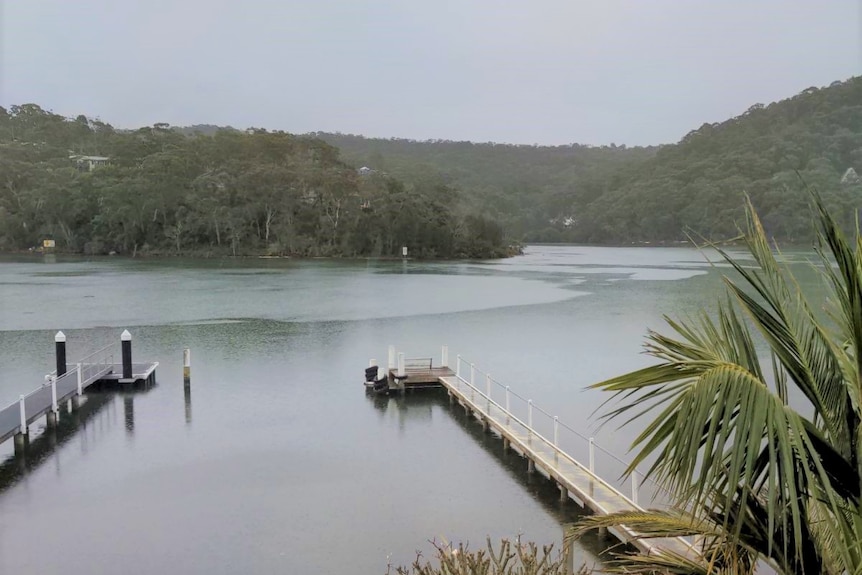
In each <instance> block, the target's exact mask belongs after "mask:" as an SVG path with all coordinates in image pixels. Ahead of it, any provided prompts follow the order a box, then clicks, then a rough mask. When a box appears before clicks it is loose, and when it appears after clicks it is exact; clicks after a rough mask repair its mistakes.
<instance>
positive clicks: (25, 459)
mask: <svg viewBox="0 0 862 575" xmlns="http://www.w3.org/2000/svg"><path fill="white" fill-rule="evenodd" d="M154 387H155V384H154V383H149V384H146V385H140V384H139V385H135V386H132V387H129V388H128V389H126V390H123V391H113V390H104V391H102V390H96V389H91V390H88V391H87V393H86V394H85V395H84V396H83V397H82V398H81V401H80V402H79V404H78V407H77V408H75V409H69V408H66V409H64V412H63V413H62V414H61V416H60V417H59V418H58V422H57V425H55V426H48V425H45V426H43V427H39V428H37V427H36V426H33V425H31V426H30V429H31V432H30V436H31V437H30V439H29V441H27V443H26V445H25V446H24V449H23V450H22V451H21V452H19V453H18V454H17V455H15V453H14V452H13V451H12V450H9V452H8V453H7V454H6V455H5V456H2V455H0V491H2V490H3V489H6V488H7V487H9V486H11V485H13V484H15V483H17V482H18V481H20V480H21V479H22V478H23V477H25V476H26V475H27V474H28V473H29V472H30V471H33V470H35V469H36V468H37V467H40V466H41V465H43V464H45V463H47V462H48V461H49V460H53V461H54V462H55V465H56V466H57V473H58V474H59V473H60V469H59V465H60V458H59V453H60V451H61V450H62V449H63V448H64V447H66V446H67V445H69V444H71V443H72V442H73V441H77V443H78V445H79V446H80V450H81V454H82V455H84V456H86V455H87V453H88V452H89V451H90V449H92V447H93V445H94V444H95V443H96V442H97V441H98V440H99V439H100V438H101V437H104V436H105V435H107V434H108V433H111V432H113V431H114V430H115V429H116V427H117V425H118V413H117V404H118V403H119V402H120V401H122V403H123V420H124V422H125V429H126V433H127V434H128V435H131V434H133V433H134V429H135V405H134V400H135V395H138V394H141V393H146V392H147V391H149V390H151V389H153V388H154ZM52 456H53V457H52Z"/></svg>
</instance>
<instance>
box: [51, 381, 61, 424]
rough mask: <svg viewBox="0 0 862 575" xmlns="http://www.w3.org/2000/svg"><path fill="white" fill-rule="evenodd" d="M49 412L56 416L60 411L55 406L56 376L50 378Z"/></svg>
mask: <svg viewBox="0 0 862 575" xmlns="http://www.w3.org/2000/svg"><path fill="white" fill-rule="evenodd" d="M51 411H53V412H54V415H55V416H56V415H57V413H58V412H59V411H60V408H59V406H58V405H57V376H56V375H55V376H54V377H52V378H51Z"/></svg>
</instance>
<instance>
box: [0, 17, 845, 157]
mask: <svg viewBox="0 0 862 575" xmlns="http://www.w3.org/2000/svg"><path fill="white" fill-rule="evenodd" d="M860 3H862V2H860V0H808V1H800V0H780V1H779V0H775V1H773V0H721V1H719V0H712V1H700V0H628V1H622V0H591V1H584V0H520V1H517V2H514V1H507V0H434V1H430V0H377V1H372V0H314V1H303V2H300V1H285V0H272V1H266V0H242V1H240V0H233V1H228V0H76V1H69V0H0V6H2V29H0V30H2V44H0V49H2V60H0V66H2V69H0V104H2V105H4V106H8V105H11V104H21V103H26V102H35V103H38V104H40V105H42V106H43V107H45V108H48V109H51V110H53V111H54V112H56V113H60V114H64V115H76V114H78V113H84V114H87V115H89V116H98V117H100V118H101V119H102V120H104V121H107V122H110V123H112V124H114V125H115V126H121V127H137V126H140V125H145V124H152V123H154V122H169V123H171V124H177V125H184V124H193V123H212V124H231V125H233V126H236V127H240V128H243V127H248V126H259V127H265V128H270V129H283V130H287V131H290V132H309V131H317V130H321V131H341V132H345V133H360V134H365V135H369V136H399V137H409V138H416V139H426V138H443V139H453V140H474V141H499V142H514V143H528V144H531V143H534V142H536V143H547V144H559V143H569V142H581V143H591V144H601V143H610V142H616V143H617V144H620V143H625V144H629V145H633V144H652V143H664V142H672V141H677V140H679V138H681V137H682V136H683V135H684V134H685V133H686V132H688V131H689V130H691V129H693V128H696V127H698V126H699V125H700V124H702V123H704V122H714V121H721V120H724V119H727V118H728V117H731V116H734V115H737V114H740V113H742V112H744V111H745V110H746V109H747V108H748V107H749V106H750V105H751V104H754V103H755V102H763V103H766V102H770V101H773V100H777V99H782V98H785V97H789V96H792V95H794V94H796V93H798V92H800V91H802V90H803V89H805V88H807V87H809V86H824V85H828V84H829V83H831V82H832V81H834V80H839V79H841V80H843V79H846V78H848V77H850V76H854V75H860V74H862V41H860V37H862V14H860V12H862V10H860Z"/></svg>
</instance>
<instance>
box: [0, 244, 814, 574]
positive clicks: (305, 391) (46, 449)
mask: <svg viewBox="0 0 862 575" xmlns="http://www.w3.org/2000/svg"><path fill="white" fill-rule="evenodd" d="M712 259H714V258H712ZM804 259H805V258H804V257H802V256H800V261H803V260H804ZM800 269H802V268H801V267H800ZM722 271H725V269H723V268H717V267H714V266H711V265H710V264H709V262H708V261H706V259H705V257H704V255H703V254H701V253H700V252H697V251H695V250H691V249H685V248H662V249H645V248H630V249H629V248H586V247H546V246H534V247H530V248H528V250H527V252H526V254H525V255H524V256H521V257H517V258H511V259H508V260H501V261H492V262H468V263H463V262H440V263H436V262H435V263H427V262H375V261H368V262H365V261H362V262H340V261H324V260H321V261H292V260H240V261H230V260H217V261H187V260H165V261H158V260H155V261H154V260H124V259H113V258H111V259H98V260H92V261H81V260H68V261H66V260H63V259H62V258H57V261H55V262H54V263H48V262H46V261H44V260H40V259H36V258H26V259H14V260H4V261H3V262H2V263H0V295H2V299H0V302H2V303H0V403H6V402H9V401H12V400H13V399H14V398H15V397H17V396H18V394H19V393H25V392H27V391H30V390H31V389H32V388H34V387H35V386H36V385H38V384H39V383H40V382H41V381H42V378H43V375H44V373H46V372H47V371H49V370H50V369H51V368H52V367H53V357H52V353H53V334H54V332H55V331H56V330H58V329H62V330H63V331H64V332H65V333H66V334H67V336H68V338H69V356H70V357H77V356H79V355H80V354H81V353H83V352H84V350H87V349H94V348H96V347H98V346H101V345H103V344H105V343H109V342H112V341H115V340H117V339H118V338H119V333H120V332H121V331H122V330H123V329H124V328H128V329H129V330H130V331H131V332H132V333H133V336H134V346H135V354H136V356H137V357H139V358H141V359H151V360H156V361H159V362H160V364H161V365H160V367H159V370H158V385H157V387H156V388H154V389H152V390H149V391H148V392H146V393H128V394H101V395H94V396H92V397H91V398H90V400H89V402H88V406H87V409H86V410H82V411H81V413H80V414H79V415H78V420H77V421H73V420H72V418H63V425H62V426H61V428H60V431H59V433H58V435H57V437H56V439H55V438H53V437H48V436H43V438H42V439H40V440H34V445H33V446H31V447H32V449H31V454H30V458H29V459H28V460H27V462H26V463H22V462H20V461H15V460H14V459H12V458H9V457H8V456H9V455H10V452H11V442H7V444H5V445H3V446H2V447H0V460H2V459H3V458H6V463H4V464H3V465H2V466H0V487H2V490H0V572H4V573H7V572H8V573H15V572H21V571H24V570H27V569H32V567H33V566H34V565H38V566H39V570H40V572H42V573H68V572H69V569H70V568H72V569H73V570H76V571H82V572H87V573H117V572H123V573H126V574H136V573H141V574H145V573H146V574H150V573H155V572H173V573H178V572H183V573H237V572H242V573H273V572H283V573H332V572H338V571H341V572H350V573H382V572H384V571H385V568H386V562H387V557H390V559H391V561H392V562H393V563H395V564H401V563H407V562H409V561H410V560H412V558H413V557H414V551H415V550H423V551H424V552H425V553H427V552H428V551H429V549H430V547H429V545H428V544H427V541H428V540H429V539H435V538H436V539H438V540H439V539H441V538H445V539H446V540H449V541H456V542H457V541H462V540H464V541H469V542H471V544H472V545H473V546H474V547H475V546H481V545H483V544H484V541H485V538H486V536H491V537H492V538H499V537H514V536H517V535H518V534H523V536H524V537H525V538H526V539H534V540H537V541H540V542H553V541H558V540H559V537H560V534H561V532H562V529H561V526H562V524H563V523H565V522H566V521H571V520H573V519H575V518H576V513H575V506H574V505H573V504H570V505H568V506H566V507H565V508H560V506H559V505H558V504H557V502H556V498H557V492H556V489H555V488H554V487H553V486H552V485H550V484H548V483H546V482H544V481H540V480H535V479H534V480H530V479H529V478H528V477H527V476H526V464H525V463H524V462H523V460H520V459H519V458H517V457H515V456H512V455H509V456H506V455H505V454H503V453H502V448H501V446H500V444H499V442H497V441H494V440H492V439H489V438H488V437H486V436H484V435H482V434H481V433H480V430H479V427H478V426H475V425H473V424H472V423H470V422H468V421H467V420H466V419H465V418H464V416H463V414H462V413H461V412H459V411H458V410H450V409H449V407H448V403H447V402H446V401H445V396H443V397H440V395H439V394H428V395H418V394H417V395H414V396H408V397H405V398H394V399H387V398H374V397H367V396H366V395H365V394H364V392H363V390H362V387H361V386H360V381H361V373H362V368H364V366H365V365H367V362H368V359H369V358H372V357H373V358H377V359H378V360H380V361H381V362H385V360H386V354H387V351H386V350H387V345H388V344H390V343H393V344H396V345H397V346H398V347H399V349H400V350H403V351H404V352H405V353H406V354H407V356H408V357H410V356H414V357H416V356H422V357H427V356H431V355H434V356H436V357H439V353H440V351H439V350H440V345H441V344H448V345H449V347H450V354H451V357H452V358H453V360H454V357H455V355H456V354H462V355H463V356H464V357H465V358H467V359H469V360H471V361H474V362H476V364H477V365H478V366H480V367H482V368H484V369H486V370H488V371H490V372H491V373H493V374H494V377H495V379H497V380H499V381H501V382H502V383H503V384H505V385H510V386H511V387H512V389H513V390H516V391H517V392H518V393H520V394H522V395H523V396H524V397H530V398H532V399H533V400H534V401H535V402H536V404H537V405H539V406H544V407H545V408H546V409H548V410H550V411H552V412H553V413H555V414H557V415H559V416H560V418H561V420H563V421H566V422H569V423H570V424H571V425H573V426H575V427H577V428H578V429H582V430H583V431H584V432H585V433H596V434H597V437H598V438H599V441H600V442H602V443H603V444H605V445H607V446H609V447H612V448H613V449H615V450H617V451H618V452H623V451H624V450H625V448H626V446H627V444H628V442H629V441H630V439H631V437H632V433H633V431H632V430H629V429H625V430H622V431H618V430H616V429H611V428H602V429H599V430H597V429H596V425H595V417H593V412H594V411H595V410H596V409H597V408H598V407H599V405H600V404H601V402H602V400H603V399H604V398H603V397H601V396H600V395H597V394H596V393H593V392H586V391H584V387H585V386H586V385H587V384H589V383H593V382H595V381H597V380H600V379H602V378H605V377H609V376H612V375H617V374H619V373H621V372H623V371H625V370H629V369H634V368H637V367H641V366H643V365H645V363H646V361H647V359H646V358H645V357H644V356H643V355H641V354H640V353H639V352H640V350H641V342H642V336H643V334H644V333H645V331H646V329H647V327H654V328H655V327H661V325H662V321H661V315H662V314H663V313H670V314H672V315H682V316H685V315H687V314H693V313H695V312H697V311H698V310H699V309H701V308H702V307H704V306H705V307H707V308H710V306H712V305H713V302H714V300H715V296H716V295H717V294H719V293H721V292H720V290H721V282H720V281H719V275H720V273H721V272H722ZM802 273H803V275H804V273H805V272H804V270H803V271H802ZM805 277H806V278H807V277H808V276H805ZM184 347H190V348H191V349H192V357H193V365H192V387H191V393H190V394H188V395H187V394H185V393H184V392H183V385H182V369H181V361H182V349H183V348H184ZM37 431H38V430H37ZM598 547H599V543H598V542H596V541H587V542H586V544H585V548H583V549H581V550H580V554H581V557H583V558H584V559H585V560H588V561H592V560H593V559H594V555H593V552H594V551H595V550H596V549H597V548H598ZM46 549H53V550H56V552H50V553H46V552H45V550H46ZM70 566H74V567H70Z"/></svg>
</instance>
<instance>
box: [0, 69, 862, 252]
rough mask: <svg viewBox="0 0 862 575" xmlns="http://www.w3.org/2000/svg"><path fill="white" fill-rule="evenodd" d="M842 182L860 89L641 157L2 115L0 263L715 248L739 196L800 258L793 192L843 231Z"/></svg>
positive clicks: (785, 107) (728, 231) (730, 225)
mask: <svg viewBox="0 0 862 575" xmlns="http://www.w3.org/2000/svg"><path fill="white" fill-rule="evenodd" d="M339 149H340V151H339ZM87 157H101V158H104V159H102V160H98V159H97V160H93V159H86V158H87ZM359 168H363V169H359ZM857 173H859V174H862V78H853V79H851V80H848V81H846V82H835V83H834V84H832V85H831V86H829V87H827V88H823V89H817V88H809V89H808V90H805V91H803V92H802V93H800V94H798V95H797V96H795V97H793V98H790V99H787V100H783V101H781V102H777V103H773V104H770V105H768V106H764V105H760V104H756V105H754V106H752V107H751V108H749V110H747V111H746V112H745V113H743V114H742V115H740V116H738V117H736V118H733V119H731V120H728V121H726V122H722V123H719V124H704V125H703V126H701V127H700V128H698V129H697V130H695V131H692V132H690V133H689V134H688V135H686V136H685V137H684V138H683V139H682V141H681V142H679V143H678V144H674V145H667V146H661V147H652V148H626V147H625V146H616V145H610V146H602V147H592V146H583V145H577V144H573V145H570V146H555V147H547V146H514V145H503V144H490V143H489V144H474V143H470V142H449V141H428V142H417V141H412V140H399V139H389V140H386V139H373V138H363V137H361V136H350V135H343V134H323V133H320V134H314V135H309V136H293V135H290V134H287V133H284V132H267V131H265V130H246V131H240V130H236V129H234V128H219V127H217V126H211V125H198V126H190V127H186V128H176V127H170V126H167V125H164V124H156V125H154V126H152V127H145V128H141V129H138V130H134V131H121V130H115V129H114V128H112V127H111V126H110V125H108V124H106V123H103V122H100V121H97V120H92V119H90V118H87V117H85V116H78V117H77V118H76V119H74V120H71V119H67V118H63V117H61V116H58V115H55V114H52V113H50V112H46V111H44V110H42V109H41V108H39V107H38V106H36V105H34V104H27V105H23V106H12V107H11V109H10V110H8V111H7V110H4V109H3V108H0V250H18V249H26V248H28V247H32V246H36V245H39V244H40V243H41V241H42V240H43V239H55V240H56V241H57V243H58V246H59V247H60V248H61V249H64V250H68V251H72V252H85V253H108V252H112V251H113V252H119V253H124V254H136V253H160V254H167V253H196V254H237V255H239V254H280V255H300V256H318V255H323V256H368V255H372V256H378V255H379V256H394V255H398V254H399V253H400V249H401V246H402V245H407V246H409V247H410V249H411V254H412V255H415V256H418V257H486V256H495V255H501V254H503V253H504V252H505V247H504V246H505V244H507V243H509V240H523V241H527V242H530V241H533V242H535V241H570V242H585V243H615V244H619V243H625V244H628V243H646V242H649V243H654V242H675V241H680V240H683V239H685V237H686V233H687V232H688V231H691V232H693V233H695V234H699V235H703V236H705V237H708V238H712V239H723V238H728V237H733V236H735V235H736V232H737V230H736V224H737V222H738V221H739V220H740V218H741V215H742V206H743V195H744V194H746V193H747V194H749V196H750V197H751V199H752V201H753V202H754V205H755V207H756V208H757V209H758V211H759V213H760V215H761V218H762V220H763V222H764V225H765V226H766V228H767V232H768V233H769V234H770V235H772V236H773V237H775V238H777V239H779V240H783V241H785V242H786V241H790V242H801V241H806V240H808V239H809V236H808V234H809V230H810V229H811V227H810V225H809V222H808V217H809V216H808V215H807V214H808V211H807V209H806V197H805V195H804V193H803V191H802V190H803V187H804V185H805V184H808V185H812V186H814V187H816V188H817V189H819V190H820V192H821V194H822V195H823V197H824V199H825V201H826V203H827V205H828V206H829V207H830V208H831V209H832V211H833V213H835V214H839V215H840V218H841V219H842V224H843V225H845V226H848V227H850V226H852V225H854V223H855V217H856V213H857V210H858V209H859V208H860V207H862V180H860V178H859V176H858V175H857Z"/></svg>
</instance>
